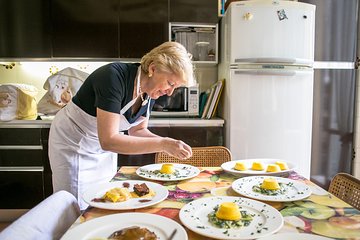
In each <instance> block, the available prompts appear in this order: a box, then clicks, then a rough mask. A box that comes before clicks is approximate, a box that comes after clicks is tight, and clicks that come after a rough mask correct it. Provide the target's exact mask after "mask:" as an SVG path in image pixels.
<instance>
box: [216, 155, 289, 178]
mask: <svg viewBox="0 0 360 240" xmlns="http://www.w3.org/2000/svg"><path fill="white" fill-rule="evenodd" d="M256 161H257V162H261V163H262V164H263V165H264V170H262V171H257V170H252V169H251V167H252V164H253V162H256ZM277 161H282V162H286V163H287V165H288V167H289V169H287V170H282V171H280V172H266V168H267V165H269V164H275V162H277ZM237 162H242V163H244V164H245V165H246V167H247V170H245V171H239V170H235V169H234V167H235V164H236V163H237ZM221 168H222V169H224V171H225V172H228V173H231V174H233V175H235V176H252V175H269V176H270V175H271V176H286V175H287V174H288V173H289V172H290V171H293V170H294V169H295V168H296V166H295V165H294V164H293V163H289V162H287V161H284V160H281V159H269V158H254V159H244V160H233V161H229V162H225V163H223V164H221Z"/></svg>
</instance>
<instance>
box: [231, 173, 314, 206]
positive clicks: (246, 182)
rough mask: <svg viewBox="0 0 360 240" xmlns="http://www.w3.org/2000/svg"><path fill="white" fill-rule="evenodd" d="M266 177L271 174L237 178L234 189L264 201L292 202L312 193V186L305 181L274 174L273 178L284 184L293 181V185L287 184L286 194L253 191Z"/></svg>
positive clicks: (233, 185)
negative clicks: (271, 194)
mask: <svg viewBox="0 0 360 240" xmlns="http://www.w3.org/2000/svg"><path fill="white" fill-rule="evenodd" d="M265 178H269V176H252V177H243V178H239V179H237V180H235V181H234V182H233V183H232V185H231V186H232V188H233V189H234V191H235V192H237V193H239V194H240V195H243V196H246V197H249V198H253V199H258V200H263V201H272V202H292V201H298V200H301V199H304V198H307V197H308V196H310V195H311V190H310V187H309V186H308V185H306V184H305V183H303V182H299V181H295V180H292V179H288V178H282V177H274V176H272V177H271V178H273V179H276V180H277V181H278V183H283V184H289V183H292V186H285V187H286V188H287V191H286V193H285V194H283V195H275V196H269V195H265V194H261V193H258V192H255V191H253V190H252V188H253V186H255V185H257V186H259V185H260V184H261V183H262V182H263V180H264V179H265Z"/></svg>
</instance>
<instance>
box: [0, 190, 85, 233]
mask: <svg viewBox="0 0 360 240" xmlns="http://www.w3.org/2000/svg"><path fill="white" fill-rule="evenodd" d="M79 216H80V209H79V206H78V203H77V201H76V198H75V197H74V196H73V195H72V194H71V193H69V192H66V191H59V192H56V193H54V194H53V195H51V196H49V197H48V198H46V199H45V200H43V201H42V202H41V203H39V204H38V205H36V206H35V207H34V208H32V209H30V210H29V211H28V212H27V213H25V214H24V215H23V216H21V217H20V218H18V219H17V220H16V221H15V222H13V223H12V224H11V225H9V226H8V227H7V228H5V229H4V230H3V231H2V232H0V239H1V240H14V239H26V240H32V239H34V240H35V239H36V240H38V239H41V240H52V239H60V238H61V237H62V235H63V234H64V233H65V232H66V230H67V229H69V227H70V226H71V225H72V224H73V223H74V222H75V220H76V219H77V218H78V217H79Z"/></svg>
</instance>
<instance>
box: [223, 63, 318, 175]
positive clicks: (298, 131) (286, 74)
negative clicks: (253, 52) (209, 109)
mask: <svg viewBox="0 0 360 240" xmlns="http://www.w3.org/2000/svg"><path fill="white" fill-rule="evenodd" d="M225 87H226V91H227V94H226V95H227V96H228V97H227V98H226V99H225V106H224V114H225V116H224V118H225V119H227V121H226V126H225V127H226V138H225V139H226V142H225V143H226V146H228V147H229V148H230V150H231V152H232V153H233V158H234V159H248V158H277V159H284V160H285V161H288V162H292V163H294V164H295V165H297V166H298V168H297V171H298V172H299V173H300V174H301V175H303V176H305V177H309V176H310V161H311V133H312V111H313V107H312V106H313V70H312V69H308V70H296V69H291V68H290V69H287V68H285V69H280V70H277V69H232V70H230V78H229V79H228V81H227V84H226V85H225Z"/></svg>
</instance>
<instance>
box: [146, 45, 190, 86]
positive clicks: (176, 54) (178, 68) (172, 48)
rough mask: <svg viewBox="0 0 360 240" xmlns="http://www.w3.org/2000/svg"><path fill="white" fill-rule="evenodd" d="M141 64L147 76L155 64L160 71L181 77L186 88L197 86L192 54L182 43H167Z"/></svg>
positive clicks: (151, 52)
mask: <svg viewBox="0 0 360 240" xmlns="http://www.w3.org/2000/svg"><path fill="white" fill-rule="evenodd" d="M140 63H141V69H142V71H143V72H145V73H146V74H148V73H149V66H150V64H151V63H154V65H155V66H156V67H157V68H158V69H159V70H160V71H162V72H167V73H174V74H175V75H177V76H179V77H181V78H182V79H183V81H184V84H185V86H192V85H194V84H195V80H194V67H193V64H192V62H191V54H189V53H188V52H187V51H186V49H185V47H184V46H183V45H181V44H180V43H177V42H165V43H163V44H161V45H159V46H157V47H155V48H153V49H152V50H151V51H150V52H148V53H147V54H145V55H144V56H143V57H142V58H141V62H140Z"/></svg>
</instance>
